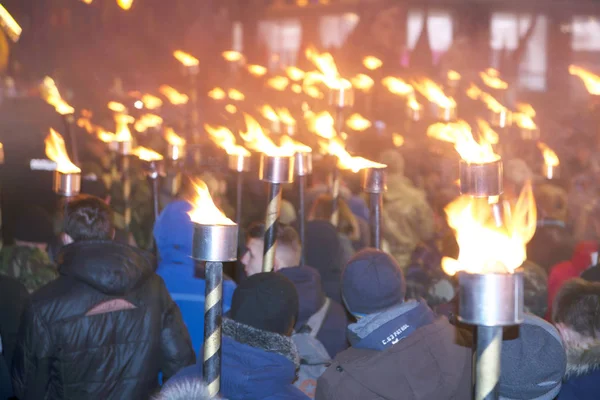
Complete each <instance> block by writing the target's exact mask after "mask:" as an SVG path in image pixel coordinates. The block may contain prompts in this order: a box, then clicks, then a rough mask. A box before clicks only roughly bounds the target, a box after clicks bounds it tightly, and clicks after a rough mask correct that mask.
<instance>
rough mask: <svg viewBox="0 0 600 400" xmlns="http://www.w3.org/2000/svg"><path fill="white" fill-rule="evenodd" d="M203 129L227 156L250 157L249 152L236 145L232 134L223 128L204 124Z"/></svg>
mask: <svg viewBox="0 0 600 400" xmlns="http://www.w3.org/2000/svg"><path fill="white" fill-rule="evenodd" d="M204 129H206V132H207V133H208V135H209V136H210V139H211V140H212V141H213V142H214V143H215V144H216V145H217V146H219V147H220V148H222V149H223V150H225V152H226V153H227V154H229V155H240V156H246V157H249V156H250V152H249V151H248V150H246V149H245V148H243V147H242V146H239V145H237V144H236V140H235V136H233V133H231V131H230V130H229V129H227V128H225V127H224V126H212V125H208V124H204Z"/></svg>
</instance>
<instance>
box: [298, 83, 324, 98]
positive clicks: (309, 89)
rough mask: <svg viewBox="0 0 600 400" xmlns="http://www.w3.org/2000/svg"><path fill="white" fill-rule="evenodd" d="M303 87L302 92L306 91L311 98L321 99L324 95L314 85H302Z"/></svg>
mask: <svg viewBox="0 0 600 400" xmlns="http://www.w3.org/2000/svg"><path fill="white" fill-rule="evenodd" d="M303 89H304V93H306V94H307V95H308V96H309V97H312V98H313V99H322V98H323V97H325V95H324V94H323V93H322V92H321V91H320V90H319V88H318V87H316V86H312V85H309V86H304V87H303Z"/></svg>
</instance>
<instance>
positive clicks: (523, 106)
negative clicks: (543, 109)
mask: <svg viewBox="0 0 600 400" xmlns="http://www.w3.org/2000/svg"><path fill="white" fill-rule="evenodd" d="M517 110H518V111H519V112H521V113H523V114H525V115H528V116H529V117H530V118H535V115H536V112H535V109H534V108H533V106H532V105H531V104H527V103H517Z"/></svg>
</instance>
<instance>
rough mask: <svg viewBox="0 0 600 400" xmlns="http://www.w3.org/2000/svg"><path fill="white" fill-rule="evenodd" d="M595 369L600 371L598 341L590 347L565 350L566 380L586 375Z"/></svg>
mask: <svg viewBox="0 0 600 400" xmlns="http://www.w3.org/2000/svg"><path fill="white" fill-rule="evenodd" d="M597 369H600V341H599V342H596V343H594V344H593V345H592V346H587V347H570V348H567V373H566V374H565V378H566V379H568V378H572V377H577V376H582V375H586V374H588V373H590V372H592V371H594V370H597Z"/></svg>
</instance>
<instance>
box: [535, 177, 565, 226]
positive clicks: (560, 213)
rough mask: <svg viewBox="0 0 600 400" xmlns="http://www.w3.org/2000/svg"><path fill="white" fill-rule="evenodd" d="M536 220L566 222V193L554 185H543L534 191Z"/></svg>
mask: <svg viewBox="0 0 600 400" xmlns="http://www.w3.org/2000/svg"><path fill="white" fill-rule="evenodd" d="M534 195H535V201H536V205H537V215H538V220H554V221H561V222H566V221H567V197H568V195H567V192H566V191H565V190H564V189H563V188H561V187H559V186H556V185H553V184H550V183H544V184H541V185H537V186H536V187H535V189H534Z"/></svg>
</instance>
